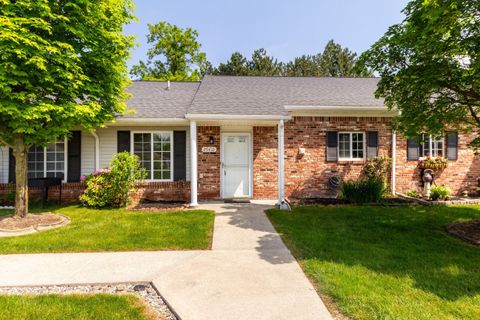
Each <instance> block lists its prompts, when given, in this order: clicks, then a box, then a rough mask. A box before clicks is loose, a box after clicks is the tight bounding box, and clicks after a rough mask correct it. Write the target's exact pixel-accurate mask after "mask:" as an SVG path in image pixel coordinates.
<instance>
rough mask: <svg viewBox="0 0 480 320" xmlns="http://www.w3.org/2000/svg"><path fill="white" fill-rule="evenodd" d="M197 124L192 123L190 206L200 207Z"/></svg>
mask: <svg viewBox="0 0 480 320" xmlns="http://www.w3.org/2000/svg"><path fill="white" fill-rule="evenodd" d="M197 156H198V152H197V122H196V121H190V158H191V160H190V166H191V168H190V192H191V197H190V198H191V199H190V206H193V207H194V206H198V201H197V173H198V168H197V162H198V161H197Z"/></svg>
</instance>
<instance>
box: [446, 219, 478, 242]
mask: <svg viewBox="0 0 480 320" xmlns="http://www.w3.org/2000/svg"><path fill="white" fill-rule="evenodd" d="M446 229H447V232H448V233H450V234H452V235H454V236H456V237H458V238H460V239H462V240H463V241H466V242H469V243H472V244H474V245H477V246H480V220H471V221H463V222H456V223H452V224H449V225H447V226H446Z"/></svg>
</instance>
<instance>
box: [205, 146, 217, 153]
mask: <svg viewBox="0 0 480 320" xmlns="http://www.w3.org/2000/svg"><path fill="white" fill-rule="evenodd" d="M202 152H203V153H215V152H217V147H202Z"/></svg>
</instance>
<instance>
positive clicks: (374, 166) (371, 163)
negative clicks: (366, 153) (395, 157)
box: [363, 157, 392, 184]
mask: <svg viewBox="0 0 480 320" xmlns="http://www.w3.org/2000/svg"><path fill="white" fill-rule="evenodd" d="M391 170H392V159H390V158H389V157H375V158H373V159H368V160H367V163H366V164H365V166H364V167H363V174H364V176H365V177H366V178H367V179H379V180H382V181H383V182H384V183H385V184H386V183H387V181H388V178H389V177H390V172H391Z"/></svg>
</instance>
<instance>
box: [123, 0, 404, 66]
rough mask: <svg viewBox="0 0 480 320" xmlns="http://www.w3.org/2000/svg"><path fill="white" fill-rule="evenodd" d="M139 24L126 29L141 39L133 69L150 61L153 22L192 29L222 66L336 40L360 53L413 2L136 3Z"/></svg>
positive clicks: (286, 56)
mask: <svg viewBox="0 0 480 320" xmlns="http://www.w3.org/2000/svg"><path fill="white" fill-rule="evenodd" d="M135 2H136V15H137V17H138V19H139V20H138V22H135V23H133V24H131V25H128V26H127V27H126V28H125V32H126V33H127V34H134V35H136V36H137V42H138V43H139V47H137V48H136V49H135V50H134V52H133V56H132V59H131V61H130V63H129V66H132V65H133V64H135V63H137V62H138V61H139V60H141V59H145V55H146V51H147V48H148V46H147V41H146V34H147V31H148V29H147V24H148V23H156V22H159V21H168V22H170V23H173V24H176V25H178V26H180V27H182V28H186V27H192V28H194V29H196V30H198V32H199V33H200V37H199V40H200V42H201V43H202V46H203V51H205V52H206V53H207V58H208V59H209V60H210V61H211V62H212V63H213V64H214V65H215V66H216V65H217V64H218V63H219V62H224V61H226V60H227V59H228V58H229V57H230V55H231V54H232V53H233V52H234V51H240V52H241V53H242V54H244V55H246V56H248V57H250V56H251V53H252V51H253V50H254V49H256V48H265V49H267V51H268V53H269V54H270V55H273V56H275V57H276V58H278V59H279V60H280V61H288V60H291V59H292V58H294V57H296V56H300V55H302V54H315V53H318V52H321V51H323V48H324V47H325V44H326V43H327V42H328V40H330V39H334V40H335V41H336V42H338V43H340V44H341V45H342V46H346V47H348V48H350V49H351V50H353V51H356V52H357V53H361V52H362V51H364V50H366V49H367V48H368V47H369V46H370V45H371V44H373V43H374V42H375V41H376V40H377V39H378V38H379V37H380V36H382V35H383V34H384V32H385V31H386V30H387V28H388V27H389V26H390V25H392V24H395V23H399V22H401V21H402V19H403V15H402V13H401V10H402V9H403V8H404V7H405V5H406V4H407V2H408V1H407V0H296V1H295V0H291V1H285V0H276V1H275V0H256V1H255V0H237V1H230V0H170V1H166V0H136V1H135Z"/></svg>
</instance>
